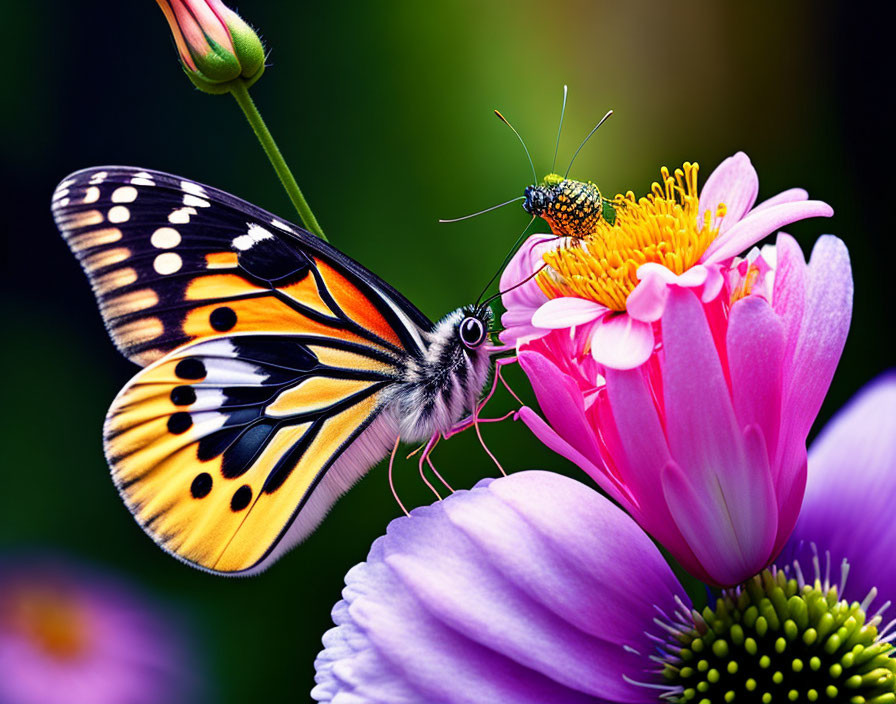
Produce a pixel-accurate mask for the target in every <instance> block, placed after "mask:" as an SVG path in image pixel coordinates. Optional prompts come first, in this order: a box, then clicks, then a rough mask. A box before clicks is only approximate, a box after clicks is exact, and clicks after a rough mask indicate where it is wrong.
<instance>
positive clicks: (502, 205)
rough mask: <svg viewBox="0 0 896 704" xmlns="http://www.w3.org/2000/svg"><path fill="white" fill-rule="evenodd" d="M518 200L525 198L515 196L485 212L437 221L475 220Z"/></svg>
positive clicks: (524, 198)
mask: <svg viewBox="0 0 896 704" xmlns="http://www.w3.org/2000/svg"><path fill="white" fill-rule="evenodd" d="M518 200H526V196H517V197H516V198H511V199H510V200H505V201H504V202H503V203H498V204H497V205H493V206H492V207H491V208H486V209H485V210H480V211H479V212H478V213H470V214H469V215H464V216H463V217H459V218H446V219H444V220H439V222H460V221H461V220H469V219H470V218H475V217H476V216H477V215H482V214H483V213H490V212H491V211H493V210H497V209H498V208H503V207H504V206H505V205H510V204H511V203H516V202H517V201H518Z"/></svg>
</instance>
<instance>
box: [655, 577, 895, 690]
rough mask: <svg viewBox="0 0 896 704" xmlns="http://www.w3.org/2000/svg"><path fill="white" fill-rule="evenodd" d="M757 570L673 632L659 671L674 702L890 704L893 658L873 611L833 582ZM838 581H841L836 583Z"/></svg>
mask: <svg viewBox="0 0 896 704" xmlns="http://www.w3.org/2000/svg"><path fill="white" fill-rule="evenodd" d="M797 574H798V575H799V577H800V578H799V579H788V578H787V576H786V575H785V573H784V572H783V571H781V570H777V571H775V572H772V571H770V570H765V571H763V572H762V573H761V574H760V575H757V576H756V577H754V578H753V579H752V580H750V581H749V582H747V583H746V584H745V585H742V586H740V587H736V588H734V589H730V590H725V591H724V592H723V593H722V596H721V597H720V598H719V600H718V601H717V603H716V607H715V609H714V610H712V609H710V608H709V607H707V608H706V609H704V610H703V612H702V613H701V614H697V615H695V618H694V623H695V625H694V626H693V627H692V628H691V629H689V630H688V629H684V628H679V629H675V628H672V629H670V630H672V631H675V633H674V634H673V635H672V636H671V637H670V638H669V647H668V648H667V649H666V652H667V653H669V655H668V656H667V658H666V659H665V668H664V670H663V675H664V676H665V679H666V681H667V682H668V683H669V684H670V685H672V690H670V693H669V695H667V698H669V699H670V700H671V701H676V702H705V703H706V704H716V702H718V703H720V704H721V703H722V702H739V701H749V702H773V701H774V702H786V701H801V702H804V701H810V702H811V701H837V702H894V701H896V660H894V659H893V657H892V655H893V646H892V645H890V643H889V642H887V640H888V638H885V637H883V634H881V633H879V632H878V628H877V626H878V624H879V623H880V621H881V617H880V615H874V616H872V617H871V618H869V617H868V616H867V615H866V609H867V608H868V606H869V605H870V602H871V601H872V600H873V598H874V596H875V594H876V591H872V593H871V594H869V597H868V598H867V599H866V600H865V601H864V602H863V603H861V604H859V603H857V602H853V603H851V604H850V603H849V602H847V601H845V600H842V599H840V598H839V596H838V588H837V586H831V585H829V584H827V583H826V582H825V583H822V582H821V580H820V579H816V580H815V582H814V583H813V584H807V583H805V582H803V579H802V576H801V572H800V571H799V570H797ZM841 587H842V584H841Z"/></svg>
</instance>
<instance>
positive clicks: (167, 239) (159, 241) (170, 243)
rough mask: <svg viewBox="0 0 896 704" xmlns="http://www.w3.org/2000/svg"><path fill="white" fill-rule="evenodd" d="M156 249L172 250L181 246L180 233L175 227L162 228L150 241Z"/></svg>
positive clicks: (153, 234) (154, 233)
mask: <svg viewBox="0 0 896 704" xmlns="http://www.w3.org/2000/svg"><path fill="white" fill-rule="evenodd" d="M149 241H150V242H151V243H152V246H153V247H155V248H156V249H171V248H172V247H177V245H179V244H180V233H179V232H178V231H177V230H175V229H174V228H173V227H160V228H159V229H158V230H156V231H155V232H153V233H152V237H151V238H150V239H149Z"/></svg>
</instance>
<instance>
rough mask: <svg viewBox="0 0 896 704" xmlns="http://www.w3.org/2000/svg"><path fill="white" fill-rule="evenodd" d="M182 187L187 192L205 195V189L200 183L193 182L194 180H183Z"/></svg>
mask: <svg viewBox="0 0 896 704" xmlns="http://www.w3.org/2000/svg"><path fill="white" fill-rule="evenodd" d="M180 187H181V189H183V190H184V191H186V192H187V193H192V194H193V195H194V196H204V195H205V189H204V188H203V187H202V186H200V185H199V184H198V183H193V182H192V181H181V182H180Z"/></svg>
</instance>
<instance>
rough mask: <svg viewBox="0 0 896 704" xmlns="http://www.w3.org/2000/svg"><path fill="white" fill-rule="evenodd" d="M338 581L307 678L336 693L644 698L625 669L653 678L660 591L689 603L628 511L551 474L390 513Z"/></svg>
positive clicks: (448, 700)
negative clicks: (336, 598) (323, 645)
mask: <svg viewBox="0 0 896 704" xmlns="http://www.w3.org/2000/svg"><path fill="white" fill-rule="evenodd" d="M346 584H347V586H346V589H345V591H344V592H343V595H344V602H343V603H342V604H341V605H337V608H336V609H335V610H334V617H336V619H337V622H338V625H337V628H336V629H333V630H331V631H330V632H328V634H327V635H326V636H325V640H326V641H327V644H328V645H327V649H326V650H325V651H324V652H323V653H321V656H320V657H319V659H318V662H317V668H318V675H317V676H318V681H319V684H318V687H317V688H315V691H314V696H315V697H316V698H317V699H318V700H319V701H327V702H334V704H335V703H339V702H342V701H344V702H346V704H347V703H348V702H362V701H377V702H383V703H391V702H403V703H407V704H410V703H414V704H416V703H418V702H419V703H420V704H423V703H428V702H434V701H438V702H442V703H444V704H454V703H455V702H458V703H460V702H464V703H466V702H477V703H478V702H483V703H486V704H487V703H491V702H494V703H496V704H497V703H498V702H501V703H503V702H508V701H509V702H514V703H517V702H520V703H523V704H528V703H531V704H536V703H542V702H559V703H561V704H562V703H566V702H569V703H570V704H578V703H579V702H582V703H584V702H598V703H599V702H644V703H645V704H646V703H647V702H654V701H655V698H656V695H655V693H654V692H652V691H651V690H649V689H647V688H641V687H637V686H634V685H631V684H629V683H627V682H626V681H625V679H624V676H627V677H630V678H633V679H635V680H639V681H645V680H648V679H650V678H653V677H655V676H654V675H648V674H647V673H646V672H645V670H647V669H653V668H654V667H655V666H654V665H652V663H651V661H650V660H649V659H648V657H647V656H648V655H649V654H650V653H652V652H653V651H654V649H655V646H654V645H653V643H652V641H651V640H650V639H649V637H648V636H647V635H646V634H645V631H655V630H656V627H655V625H654V623H653V617H654V616H655V615H656V611H655V610H654V605H656V606H657V607H659V608H661V609H665V610H672V609H673V608H674V603H675V602H674V599H675V598H676V597H678V598H681V599H683V600H685V602H686V596H685V595H684V592H683V590H682V589H681V587H680V586H679V584H678V583H677V581H676V580H675V577H674V575H673V574H672V572H671V570H670V569H669V567H668V566H667V565H666V564H665V562H664V561H663V559H662V557H661V555H660V554H659V552H658V550H657V549H656V548H655V547H654V545H653V544H652V543H651V541H650V540H649V538H647V536H646V535H645V534H644V533H643V532H642V531H640V529H639V528H638V527H637V526H636V525H635V524H634V522H632V521H631V519H630V518H628V517H627V516H626V515H625V514H624V513H623V512H621V511H620V510H619V509H617V508H616V507H614V506H613V505H612V504H611V503H610V502H609V501H607V500H606V499H604V498H603V497H602V496H600V494H598V493H597V492H595V491H593V490H591V489H588V488H587V487H585V486H584V485H582V484H579V483H578V482H575V481H573V480H571V479H568V478H566V477H563V476H560V475H557V474H554V473H549V472H521V473H519V474H516V475H513V476H511V477H506V478H502V479H498V480H493V481H492V480H489V481H486V482H483V483H480V484H479V485H477V487H475V488H474V489H473V490H471V491H461V492H456V493H455V494H453V495H451V496H450V497H448V498H447V499H446V500H445V501H443V502H440V503H437V504H435V505H433V506H430V507H424V508H421V509H416V510H415V511H413V512H412V514H411V517H410V518H399V519H397V520H395V521H393V522H392V523H391V524H390V526H389V529H388V531H387V534H386V536H385V537H384V538H381V539H380V540H378V541H377V542H376V543H375V544H374V546H373V548H372V549H371V552H370V555H369V556H368V560H367V562H366V563H364V564H362V565H359V566H358V567H356V568H354V569H353V570H352V571H351V572H350V573H349V575H348V576H347V579H346ZM686 603H687V602H686ZM623 645H625V646H627V647H626V648H623ZM633 651H638V652H639V653H641V654H640V655H638V654H635V652H633ZM446 673H450V676H446ZM343 695H344V696H343Z"/></svg>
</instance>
